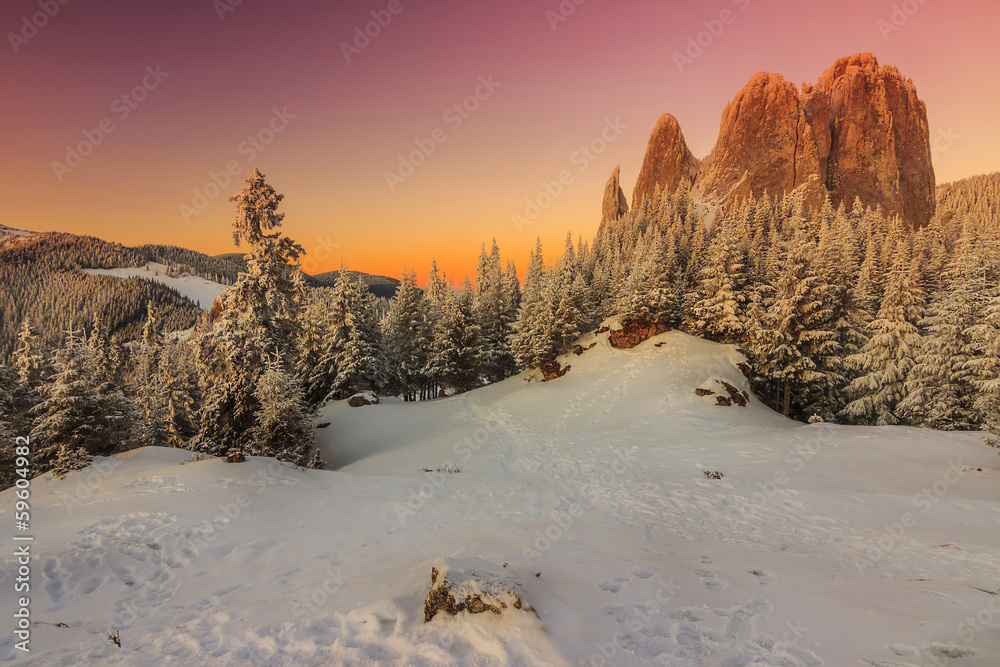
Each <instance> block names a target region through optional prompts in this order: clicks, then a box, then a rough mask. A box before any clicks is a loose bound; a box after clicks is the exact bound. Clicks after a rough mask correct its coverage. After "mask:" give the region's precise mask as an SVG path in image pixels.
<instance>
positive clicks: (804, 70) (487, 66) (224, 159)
mask: <svg viewBox="0 0 1000 667" xmlns="http://www.w3.org/2000/svg"><path fill="white" fill-rule="evenodd" d="M64 1H65V4H59V3H58V0H42V1H41V2H39V0H6V1H5V2H4V3H3V4H2V8H0V28H2V31H3V33H4V34H5V39H4V44H3V45H2V47H0V53H2V55H0V89H2V91H3V95H2V98H0V118H2V127H3V128H4V132H3V133H2V137H0V146H2V158H3V159H2V161H0V194H2V197H3V201H4V204H5V205H4V208H3V211H2V212H0V223H2V224H6V225H9V226H12V227H17V228H24V229H31V230H36V231H49V230H58V231H66V232H72V233H75V234H92V235H95V236H99V237H102V238H104V239H107V240H110V241H117V242H120V243H124V244H127V245H137V244H142V243H163V244H172V245H179V246H185V247H189V248H192V249H196V250H200V251H203V252H206V253H210V254H216V253H222V252H232V251H234V250H235V248H234V247H233V245H232V242H231V235H230V225H231V222H232V217H233V214H234V208H233V205H232V204H230V203H228V202H227V201H226V197H227V196H228V195H230V194H232V192H234V191H235V190H237V189H239V187H240V185H241V180H240V179H241V178H242V177H243V176H245V175H247V174H248V173H249V172H250V170H251V169H252V168H253V167H255V166H256V167H258V168H260V170H261V171H262V172H263V173H264V174H265V175H266V176H267V180H268V181H269V182H270V183H271V184H272V185H273V186H274V187H275V188H276V189H277V190H278V191H279V192H281V193H283V194H284V195H285V201H284V204H283V209H282V210H283V211H284V212H285V213H286V214H287V216H286V219H285V226H284V229H285V232H286V233H287V234H288V235H289V236H291V237H292V238H294V239H296V240H297V241H298V242H299V243H300V244H302V246H304V247H305V249H306V251H307V252H308V253H309V256H308V257H307V258H306V260H305V264H304V266H305V268H306V270H307V271H308V272H309V273H317V272H320V271H326V270H330V269H334V268H336V267H337V265H338V264H339V261H340V258H341V257H343V258H344V259H345V260H346V261H347V263H348V266H349V267H350V268H352V269H358V270H361V271H366V272H369V273H378V274H384V275H390V276H395V277H398V276H400V275H401V274H402V272H403V270H404V269H408V268H410V267H414V268H416V269H417V271H418V274H419V275H420V276H421V280H423V278H424V277H425V274H426V273H427V268H428V266H429V264H430V261H431V259H432V258H436V259H437V261H438V265H439V266H441V267H443V268H444V269H445V270H446V271H447V272H448V275H449V276H450V277H452V278H453V279H455V280H457V281H459V282H460V281H461V279H462V277H463V276H464V274H465V273H467V272H468V273H471V274H473V275H474V273H475V265H476V256H477V254H478V252H479V247H480V244H481V243H482V242H483V241H489V239H491V238H493V237H495V238H496V239H497V241H498V243H499V244H500V248H501V250H502V253H503V255H504V257H505V258H507V257H513V258H514V259H515V261H516V262H517V265H518V269H519V271H520V272H523V269H524V267H525V265H526V263H527V255H528V250H529V248H530V247H533V245H534V241H535V237H536V236H540V237H541V239H542V243H543V246H544V247H545V249H546V251H547V252H546V255H547V259H550V260H554V259H555V257H556V255H557V254H558V252H559V251H560V249H561V246H562V242H563V238H564V237H565V234H566V232H567V231H571V232H572V233H573V235H574V238H575V237H576V236H577V235H581V234H582V235H583V237H584V238H586V239H590V238H591V237H592V236H593V234H594V232H595V231H596V229H597V225H598V222H599V219H600V204H601V197H602V193H603V187H604V183H605V181H606V180H607V178H608V176H609V174H610V173H611V170H612V169H613V168H614V167H615V165H618V164H620V165H621V168H622V184H623V188H624V189H625V191H626V194H627V195H628V198H629V201H630V203H631V191H632V186H633V184H634V182H635V178H636V175H637V173H638V171H639V167H640V164H641V161H642V157H643V152H644V150H645V145H646V141H647V139H648V137H649V132H650V130H651V129H652V127H653V125H654V123H655V122H656V119H657V117H658V116H659V115H660V114H661V113H663V112H670V113H672V114H674V115H675V116H676V117H677V118H678V119H679V121H680V123H681V127H682V128H683V131H684V134H685V136H686V138H687V141H688V144H689V146H690V147H691V150H692V151H693V152H694V153H695V155H696V156H697V157H699V158H700V157H704V156H705V155H706V154H708V152H709V151H710V150H711V148H712V145H713V144H714V142H715V138H716V135H717V133H718V126H719V119H720V117H721V115H722V110H723V107H724V106H725V104H726V102H727V101H728V100H729V99H731V98H732V97H733V96H734V95H735V94H736V92H737V91H739V89H740V88H741V87H742V86H743V85H744V84H745V83H746V82H747V80H748V79H749V78H750V77H751V76H752V75H753V74H754V73H755V72H757V71H760V70H763V71H770V72H777V73H780V74H782V75H783V76H784V77H785V78H787V79H789V80H790V81H792V82H795V83H796V84H798V85H801V84H802V83H803V82H815V81H816V80H817V79H818V78H819V75H820V74H821V73H822V72H823V70H824V69H826V68H827V67H829V66H830V65H832V64H833V62H834V61H835V60H836V59H837V58H838V57H841V56H846V55H850V54H853V53H856V52H860V51H870V52H872V53H874V54H875V55H876V56H877V57H878V58H879V61H880V62H881V63H882V64H892V65H896V66H897V67H899V69H900V70H901V71H902V72H903V74H904V75H906V76H908V77H911V78H912V79H913V80H914V82H915V84H916V86H917V90H918V93H919V95H920V97H921V98H922V99H923V100H924V101H925V102H926V103H927V107H928V112H929V120H930V128H931V133H932V142H933V141H934V139H935V137H937V136H941V137H947V138H946V139H942V140H941V141H940V142H939V146H943V147H944V148H945V149H946V150H944V151H943V152H940V153H939V154H938V155H937V156H936V160H935V167H936V172H937V181H938V183H943V182H947V181H950V180H955V179H958V178H963V177H966V176H972V175H975V174H980V173H989V172H993V171H997V170H1000V116H998V114H997V113H996V109H997V107H998V106H1000V40H997V38H996V34H995V33H996V30H997V27H998V26H1000V8H998V6H997V5H996V3H995V2H991V1H988V0H982V1H979V0H953V1H951V2H943V1H942V0H924V2H923V3H921V2H920V1H919V0H909V1H908V2H903V3H899V2H889V1H881V0H880V1H875V2H872V1H871V0H846V1H844V2H838V3H831V2H809V1H803V0H797V1H795V2H792V1H785V0H713V1H711V2H687V3H678V2H662V1H654V0H650V1H643V2H640V1H634V2H610V1H608V0H586V1H584V2H582V3H581V4H579V5H576V4H575V3H574V2H573V1H572V0H563V2H562V3H560V2H559V1H558V0H549V1H544V0H543V1H537V2H521V1H515V0H506V1H503V2H500V1H496V2H479V1H477V2H471V1H470V2H458V1H457V0H455V1H450V2H443V1H442V2H435V1H433V0H373V1H369V2H319V1H309V0H292V1H284V2H277V1H276V0H271V1H267V0H242V1H241V2H240V0H216V1H215V2H213V1H212V0H177V1H174V2H170V3H147V2H135V1H134V0H132V1H128V2H126V1H124V0H121V1H119V0H111V1H108V0H104V1H101V2H85V1H84V0H68V1H66V0H64ZM576 1H577V2H580V0H576ZM237 3H238V4H237ZM47 5H52V7H50V9H49V11H50V13H54V14H55V15H54V16H51V17H48V16H45V15H44V14H41V13H40V12H43V9H41V8H40V6H47ZM53 7H58V11H55V10H54V9H53ZM560 7H562V8H563V12H564V14H566V15H564V14H560V13H559V12H560ZM570 8H572V9H573V11H572V13H570V12H569V9H570ZM393 10H395V11H396V13H395V14H393V13H392V11H393ZM906 10H908V11H909V12H910V13H909V14H908V13H906ZM724 11H728V12H731V14H727V18H728V19H729V20H730V22H729V23H728V24H722V23H721V22H718V21H717V20H718V19H719V18H720V16H721V15H722V13H723V12H724ZM372 12H375V13H376V16H374V17H373V14H372ZM33 15H37V16H36V18H35V22H36V23H39V24H42V27H41V28H38V29H35V26H33V25H30V23H31V20H32V16H33ZM25 17H27V18H25ZM555 17H558V18H559V19H565V20H559V21H558V22H557V21H556V19H555ZM378 18H381V19H382V21H383V23H385V25H384V26H381V25H380V26H378V30H377V31H376V30H375V25H377V24H375V23H372V22H374V21H376V20H377V19H378ZM43 19H44V20H43ZM894 20H895V23H894V22H893V21H894ZM26 21H27V22H28V23H27V24H26V23H25V22H26ZM705 22H708V27H714V28H715V29H716V30H717V31H718V28H719V26H722V30H721V34H718V36H712V38H711V39H710V40H708V39H706V38H705V37H703V38H702V41H703V42H706V43H708V45H707V46H705V47H704V48H703V49H702V51H703V52H702V53H701V54H700V55H698V57H696V58H694V59H692V61H691V62H687V63H684V64H683V67H678V64H677V63H676V62H675V56H674V54H675V52H679V53H683V52H684V51H685V49H687V48H688V46H689V38H691V39H696V38H697V37H698V34H699V33H700V32H702V31H705V30H707V29H708V28H707V27H706V23H705ZM369 23H371V25H369V26H368V27H369V30H370V32H373V33H375V32H377V34H376V35H375V36H374V37H370V38H367V42H366V41H363V40H358V41H357V44H360V45H361V47H363V48H357V45H356V44H355V39H356V36H357V34H358V32H359V31H361V32H363V31H364V29H365V26H366V24H369ZM897 24H898V25H897ZM26 26H27V27H26ZM888 26H891V27H892V28H893V30H891V31H890V30H889V29H888ZM345 44H347V45H350V47H349V48H348V49H346V51H347V53H346V54H345V46H344V45H345ZM694 53H696V54H697V52H694ZM348 60H350V62H348ZM681 70H683V71H681ZM484 81H485V82H487V83H483V82H484ZM137 86H138V89H137V88H136V87H137ZM133 92H134V94H133ZM477 92H478V94H479V98H476V97H475V95H476V94H477ZM123 95H125V96H126V97H125V98H123V97H122V96H123ZM470 96H471V97H470ZM139 98H142V99H141V101H139ZM456 104H457V105H460V109H461V111H457V110H455V109H454V106H455V105H456ZM462 105H465V106H464V107H462ZM449 110H451V111H449ZM109 130H110V131H109ZM435 130H437V132H436V134H435ZM602 132H603V133H604V137H605V139H607V138H609V137H610V138H612V139H613V141H610V142H605V141H604V140H603V139H602V140H600V141H597V140H598V139H599V138H600V137H601V136H602ZM251 136H252V137H255V138H254V139H253V140H252V141H250V140H249V138H250V137H251ZM432 137H436V138H437V140H438V141H437V142H435V141H434V138H432ZM442 139H443V141H442ZM416 142H420V143H422V144H423V145H424V146H425V147H428V146H431V145H433V147H434V150H433V153H432V154H430V155H429V156H426V157H424V156H422V155H419V156H418V157H423V160H417V161H420V162H422V164H420V165H419V166H417V167H415V168H414V170H413V173H412V174H409V172H408V171H407V170H405V169H404V170H403V171H402V172H400V159H401V157H400V156H409V155H410V154H411V153H413V152H414V151H418V150H419V149H418V144H417V143H416ZM592 142H594V143H593V145H595V146H598V147H600V146H602V145H603V146H604V150H603V152H600V153H599V154H595V153H591V154H590V155H584V154H583V153H581V152H578V151H579V149H580V148H581V147H582V146H586V145H589V144H592ZM255 144H256V145H255ZM80 145H82V149H81V150H80V152H81V153H87V155H86V156H83V155H81V156H80V157H79V159H77V157H76V156H74V155H68V149H67V147H68V146H69V147H74V150H76V147H78V146H80ZM54 163H59V164H54ZM74 165H75V166H74ZM227 168H229V169H231V171H232V172H234V173H235V175H230V174H229V173H227ZM562 170H570V171H571V173H572V175H573V178H572V182H571V183H569V184H568V185H565V186H562V192H561V193H559V194H558V196H555V197H554V198H553V200H552V203H551V205H549V206H548V207H547V208H544V209H542V210H540V211H539V214H538V215H537V216H536V217H534V219H533V220H530V224H528V225H523V226H522V227H523V228H521V229H518V228H517V227H516V226H515V224H514V222H513V220H512V216H514V215H515V214H518V215H522V216H525V218H526V219H527V218H528V216H526V210H525V209H526V206H527V201H526V200H530V199H536V198H538V196H539V195H540V194H542V193H545V189H544V185H543V184H544V183H545V182H551V181H554V180H556V178H557V176H558V174H559V172H560V171H562ZM387 172H390V173H392V172H394V173H396V174H397V176H398V178H391V179H388V180H391V181H392V183H391V184H390V183H389V182H387V177H386V173H387ZM213 173H215V174H216V179H217V180H219V181H223V182H224V181H225V179H227V178H228V179H229V181H230V182H229V183H228V184H227V185H225V186H224V187H222V188H218V187H215V185H214V184H213V181H212V174H213ZM400 173H402V176H399V174H400ZM390 186H391V187H390ZM202 196H203V197H204V199H202V198H201V197H202ZM542 201H543V202H545V201H546V199H545V197H543V198H542ZM528 213H532V211H528ZM185 218H187V219H185Z"/></svg>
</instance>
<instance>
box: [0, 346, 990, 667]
mask: <svg viewBox="0 0 1000 667" xmlns="http://www.w3.org/2000/svg"><path fill="white" fill-rule="evenodd" d="M591 342H596V345H595V347H594V348H593V349H590V350H588V351H587V352H585V353H584V354H583V355H582V356H575V355H569V356H567V357H566V359H564V360H563V361H564V363H569V364H571V370H570V371H569V373H568V374H567V375H566V376H565V377H563V378H560V379H558V380H555V381H552V382H547V383H541V382H538V381H537V378H532V376H530V375H528V374H525V375H522V376H519V377H515V378H511V379H509V380H507V381H505V382H502V383H498V384H495V385H491V386H489V387H486V388H483V389H479V390H476V391H473V392H469V393H466V394H462V395H457V396H453V397H449V398H445V399H438V400H435V401H431V402H425V403H403V402H400V401H397V400H393V399H389V400H383V402H382V403H381V404H379V405H375V406H366V407H361V408H350V407H348V406H347V404H346V402H340V403H336V404H332V405H330V406H328V407H327V408H326V409H325V410H324V414H323V417H324V418H323V420H322V421H324V422H330V425H329V426H328V427H326V428H323V429H321V430H319V431H318V434H319V442H320V446H321V447H322V449H323V451H324V453H325V455H326V457H327V460H328V461H332V462H333V463H334V464H336V465H337V466H338V467H339V470H338V471H337V472H326V471H303V470H296V469H293V468H292V467H290V466H287V465H279V464H276V463H274V462H273V461H270V460H267V459H252V460H250V461H248V462H247V463H244V464H227V463H224V462H221V461H219V460H204V461H197V462H190V463H183V464H182V461H184V460H185V459H187V458H188V457H189V454H188V453H186V452H183V451H181V450H171V449H160V448H146V449H142V450H137V451H134V452H130V453H128V454H125V455H120V456H116V457H114V458H112V459H103V460H99V463H98V465H96V466H94V467H93V468H91V469H90V470H87V471H80V472H77V473H73V474H71V475H70V476H69V477H68V478H67V479H65V480H62V481H56V480H50V479H47V478H40V479H37V480H35V481H33V482H32V486H31V488H32V520H33V527H34V530H35V533H34V534H35V542H34V543H33V544H32V549H33V554H34V560H33V566H32V567H33V569H32V593H31V595H32V603H31V609H32V614H33V620H34V621H36V622H40V623H41V624H39V625H36V626H35V627H34V628H33V635H32V654H31V657H32V658H33V659H34V660H35V661H36V662H35V664H45V665H75V664H80V663H82V664H92V665H104V664H126V665H150V664H178V665H194V664H208V665H248V664H249V665H253V664H259V665H515V664H516V665H603V664H614V665H680V666H692V667H693V666H702V665H714V666H720V667H721V666H726V667H729V666H736V665H757V666H763V665H781V666H786V667H795V666H800V665H830V666H835V667H841V666H858V667H861V666H864V665H867V666H869V667H870V666H871V665H881V666H891V667H900V666H903V665H919V666H928V665H946V664H947V665H967V666H969V667H986V666H994V665H997V664H1000V577H998V575H997V573H998V572H1000V503H998V502H997V501H998V499H1000V470H998V463H1000V459H998V457H997V456H996V455H995V450H990V449H989V448H987V447H985V446H984V445H983V444H982V442H981V441H980V440H979V437H978V436H977V435H976V434H945V433H938V432H933V431H923V430H916V429H909V428H849V427H842V426H833V425H825V424H814V425H809V426H806V425H802V424H797V423H794V422H790V421H787V420H785V419H783V418H782V417H780V416H779V415H776V414H775V413H773V412H772V411H770V410H769V409H767V408H766V407H763V406H761V405H759V404H757V403H756V401H755V400H754V399H751V401H750V404H749V405H748V406H746V407H743V408H741V407H737V406H733V407H723V406H719V405H716V401H715V399H714V398H713V397H711V396H704V397H699V396H696V395H695V393H694V390H695V389H696V388H697V387H699V386H700V385H702V384H703V383H704V382H705V381H706V380H707V379H709V378H713V377H716V378H721V379H725V380H728V381H729V382H730V384H733V385H734V386H736V387H737V388H738V389H743V388H745V382H744V381H743V378H742V375H741V374H740V372H739V371H738V370H737V368H736V367H735V363H736V362H738V361H739V360H740V356H739V354H738V353H736V352H735V351H734V350H733V349H732V348H730V347H726V346H721V345H717V344H714V343H710V342H707V341H703V340H700V339H696V338H692V337H689V336H686V335H683V334H680V333H674V332H672V333H667V334H663V335H660V336H657V337H656V338H654V339H651V340H650V341H647V342H645V343H643V344H642V345H640V346H639V347H637V348H635V349H633V350H614V349H612V348H611V347H610V346H609V345H608V342H607V338H606V336H605V335H601V336H592V337H591V339H584V340H583V341H582V343H583V346H584V347H587V346H589V345H590V343H591ZM526 380H530V381H526ZM438 468H442V469H455V468H460V469H461V472H454V473H445V472H440V473H439V472H433V471H434V470H436V469H438ZM424 469H430V470H431V471H432V472H423V470H424ZM980 469H981V470H980ZM703 471H710V472H711V471H719V472H722V473H723V477H722V479H718V480H714V479H709V478H707V477H706V475H705V474H704V473H703ZM88 484H89V486H88ZM14 502H15V498H14V495H13V493H12V491H11V490H8V491H5V492H4V493H3V494H0V508H2V510H3V511H4V512H5V513H7V515H8V516H10V513H11V512H12V511H13V504H14ZM11 523H12V521H8V522H5V523H3V524H0V526H2V527H0V542H2V543H5V544H8V545H10V544H12V542H11V532H12V526H11V525H10V524H11ZM9 553H10V550H9V549H8V550H7V554H8V555H9ZM440 557H453V558H455V559H458V560H459V561H463V560H466V561H469V562H482V561H486V562H487V563H490V564H493V566H494V567H495V568H496V569H497V570H498V571H502V572H504V573H505V574H506V573H509V576H510V577H515V578H517V579H519V580H520V581H521V582H522V583H523V588H524V593H525V597H526V598H527V601H528V603H529V604H530V605H532V606H533V607H534V609H535V610H536V611H537V616H535V615H533V614H531V613H529V612H515V613H505V614H504V615H502V616H499V617H497V616H494V615H492V614H479V615H476V616H469V615H460V616H457V617H448V616H445V615H443V614H438V615H437V616H436V617H435V618H434V619H433V620H432V621H431V622H429V623H426V624H425V623H424V616H423V599H424V596H425V595H426V593H427V591H428V589H429V587H430V568H431V566H432V564H433V563H435V561H436V560H437V559H438V558H440ZM478 559H481V560H478ZM8 563H11V561H8ZM13 596H14V593H13V586H12V584H11V582H10V580H9V579H8V581H6V582H3V583H2V584H0V601H2V604H3V608H4V609H11V608H12V607H13ZM8 618H9V617H8ZM60 623H64V624H66V626H68V627H60V626H57V625H56V624H60ZM112 627H114V628H119V629H120V630H121V643H122V646H121V648H118V647H116V646H114V645H113V644H111V643H110V642H108V641H107V640H106V639H105V632H106V631H107V630H108V629H110V628H112ZM11 659H14V660H16V661H18V662H19V663H20V662H23V661H24V660H25V656H23V655H21V654H20V652H18V651H15V650H14V649H13V642H12V639H11V638H10V635H9V633H8V635H6V636H5V637H4V638H3V639H2V640H0V660H11Z"/></svg>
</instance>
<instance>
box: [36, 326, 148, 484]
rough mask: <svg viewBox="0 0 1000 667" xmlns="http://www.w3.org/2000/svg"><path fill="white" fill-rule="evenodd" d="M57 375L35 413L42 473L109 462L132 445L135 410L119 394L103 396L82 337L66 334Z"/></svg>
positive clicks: (46, 388)
mask: <svg viewBox="0 0 1000 667" xmlns="http://www.w3.org/2000/svg"><path fill="white" fill-rule="evenodd" d="M55 360H56V363H57V365H58V367H59V370H58V372H57V373H56V374H55V375H54V376H53V377H52V380H51V383H49V384H48V385H46V386H45V388H44V396H45V399H44V400H43V401H42V402H41V403H40V404H39V405H38V406H37V407H36V408H35V410H36V412H37V413H38V421H37V423H36V425H35V428H34V429H33V430H32V431H31V439H32V441H34V442H37V443H39V449H38V450H37V451H36V453H35V455H36V456H37V457H38V459H37V460H38V461H39V462H40V463H39V468H40V469H43V470H44V469H49V468H51V469H53V471H54V472H55V473H56V475H63V474H65V473H66V472H67V471H68V470H72V469H75V468H77V467H81V466H82V465H86V464H87V463H89V459H91V458H92V457H94V456H106V455H108V454H111V453H113V452H115V451H116V450H117V449H118V448H119V447H120V446H122V445H123V444H125V443H126V442H127V437H128V433H129V429H130V426H131V407H130V405H129V404H128V402H127V400H126V399H125V397H124V396H123V395H122V394H121V392H119V391H113V392H111V393H103V394H102V393H100V392H99V391H98V387H97V385H96V383H95V370H96V369H95V355H94V352H93V350H91V349H89V348H87V347H86V346H85V345H84V343H83V339H82V335H81V333H80V332H79V331H76V330H74V329H72V328H71V329H70V330H69V331H67V332H66V343H65V345H64V346H63V347H62V348H61V349H60V350H59V351H58V352H57V353H56V356H55Z"/></svg>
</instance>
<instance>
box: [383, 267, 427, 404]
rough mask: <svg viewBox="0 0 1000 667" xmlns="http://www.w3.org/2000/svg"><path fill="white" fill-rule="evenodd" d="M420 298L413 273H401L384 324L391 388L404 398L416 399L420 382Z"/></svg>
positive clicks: (422, 318) (422, 317)
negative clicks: (391, 376) (400, 278)
mask: <svg viewBox="0 0 1000 667" xmlns="http://www.w3.org/2000/svg"><path fill="white" fill-rule="evenodd" d="M421 300H422V297H421V293H420V290H419V289H417V276H416V273H414V272H413V271H409V272H407V273H404V274H403V279H402V280H401V281H400V284H399V288H398V289H397V290H396V295H395V296H394V297H393V300H392V305H391V306H390V308H389V314H388V315H387V316H386V319H385V322H384V324H383V338H384V340H385V349H386V356H387V357H388V360H389V364H388V365H389V368H390V369H391V372H392V374H393V378H392V380H391V382H392V387H393V389H392V391H393V392H394V393H398V394H399V395H401V396H402V397H403V400H406V401H414V400H416V399H417V391H418V390H419V389H420V388H421V386H422V383H423V375H422V369H423V365H424V364H423V361H422V359H423V356H424V351H423V350H421V346H422V345H423V343H424V335H425V334H424V331H425V329H426V318H425V314H424V308H423V306H422V304H421Z"/></svg>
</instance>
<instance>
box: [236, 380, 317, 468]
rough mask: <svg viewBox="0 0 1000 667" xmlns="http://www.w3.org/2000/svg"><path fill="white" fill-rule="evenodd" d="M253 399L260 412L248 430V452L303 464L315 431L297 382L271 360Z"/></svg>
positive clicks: (306, 459) (314, 436)
mask: <svg viewBox="0 0 1000 667" xmlns="http://www.w3.org/2000/svg"><path fill="white" fill-rule="evenodd" d="M256 397H257V401H258V402H259V403H260V411H259V413H258V415H257V420H256V423H255V424H254V426H253V428H252V429H251V431H250V439H251V445H250V446H249V448H248V450H249V451H248V453H250V454H253V455H255V456H273V457H275V458H277V459H278V460H279V461H289V462H291V463H294V464H296V465H305V464H306V462H307V461H308V456H309V450H310V449H311V448H312V444H313V441H314V440H315V438H316V431H315V429H314V427H313V424H312V420H311V419H310V418H309V417H308V414H307V408H306V404H305V401H304V400H303V396H302V388H301V386H300V385H299V383H298V382H297V381H296V380H295V378H293V377H292V376H291V375H289V374H288V373H287V372H285V370H283V368H282V366H281V364H280V363H278V361H277V360H274V361H272V362H270V363H269V364H268V367H267V370H266V371H265V372H264V375H263V376H261V378H260V384H259V385H258V387H257V391H256Z"/></svg>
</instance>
